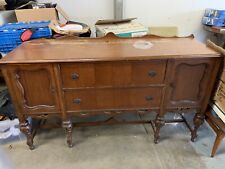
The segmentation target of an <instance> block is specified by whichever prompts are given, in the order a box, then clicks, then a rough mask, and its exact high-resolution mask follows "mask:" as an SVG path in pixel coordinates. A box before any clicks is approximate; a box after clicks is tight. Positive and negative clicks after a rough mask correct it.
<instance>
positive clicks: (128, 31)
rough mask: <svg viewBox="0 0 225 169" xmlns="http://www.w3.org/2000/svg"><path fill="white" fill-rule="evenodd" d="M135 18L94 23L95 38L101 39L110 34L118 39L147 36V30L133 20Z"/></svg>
mask: <svg viewBox="0 0 225 169" xmlns="http://www.w3.org/2000/svg"><path fill="white" fill-rule="evenodd" d="M134 19H136V18H128V19H119V20H99V21H97V22H96V24H95V27H96V36H97V37H102V36H105V35H106V34H108V33H110V32H112V33H114V34H115V35H117V36H119V37H140V36H144V35H147V34H148V28H147V27H145V26H143V25H142V24H140V23H136V22H134V21H133V20H134Z"/></svg>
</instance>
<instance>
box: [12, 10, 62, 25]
mask: <svg viewBox="0 0 225 169" xmlns="http://www.w3.org/2000/svg"><path fill="white" fill-rule="evenodd" d="M15 12H16V17H17V21H18V22H32V21H49V20H58V14H57V12H56V9H55V8H39V9H18V10H15Z"/></svg>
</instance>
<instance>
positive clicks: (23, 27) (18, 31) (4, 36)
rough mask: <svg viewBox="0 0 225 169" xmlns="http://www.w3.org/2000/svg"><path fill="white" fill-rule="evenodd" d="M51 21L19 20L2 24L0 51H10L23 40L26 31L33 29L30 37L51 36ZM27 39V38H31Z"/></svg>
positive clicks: (0, 27) (0, 28) (0, 29)
mask: <svg viewBox="0 0 225 169" xmlns="http://www.w3.org/2000/svg"><path fill="white" fill-rule="evenodd" d="M48 25H49V21H47V22H46V21H45V22H44V21H43V22H28V23H24V22H17V23H9V24H5V25H2V26H0V52H3V53H8V52H10V51H12V50H13V49H14V48H16V47H17V46H18V45H20V44H21V43H22V42H23V40H24V39H23V36H24V34H23V33H24V32H25V31H27V30H30V31H31V33H32V34H31V35H30V38H29V39H36V38H43V37H45V38H50V37H51V36H52V31H51V29H49V27H48ZM29 39H26V40H29Z"/></svg>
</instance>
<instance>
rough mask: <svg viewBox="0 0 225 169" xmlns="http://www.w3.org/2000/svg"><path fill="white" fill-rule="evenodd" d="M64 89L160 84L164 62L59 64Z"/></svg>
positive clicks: (162, 78)
mask: <svg viewBox="0 0 225 169" xmlns="http://www.w3.org/2000/svg"><path fill="white" fill-rule="evenodd" d="M60 67H61V76H62V84H63V87H64V88H82V87H102V86H113V87H118V86H138V85H139V86H140V85H142V86H143V85H148V84H161V83H163V80H164V73H165V67H166V62H165V61H162V60H161V61H159V60H153V61H133V62H130V61H121V62H96V63H73V64H67V63H64V64H61V65H60Z"/></svg>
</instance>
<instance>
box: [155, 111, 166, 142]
mask: <svg viewBox="0 0 225 169" xmlns="http://www.w3.org/2000/svg"><path fill="white" fill-rule="evenodd" d="M164 125H165V119H164V117H160V116H159V115H157V116H156V119H155V131H154V143H155V144H157V143H158V142H159V138H160V135H159V132H160V129H161V127H162V126H164Z"/></svg>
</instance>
